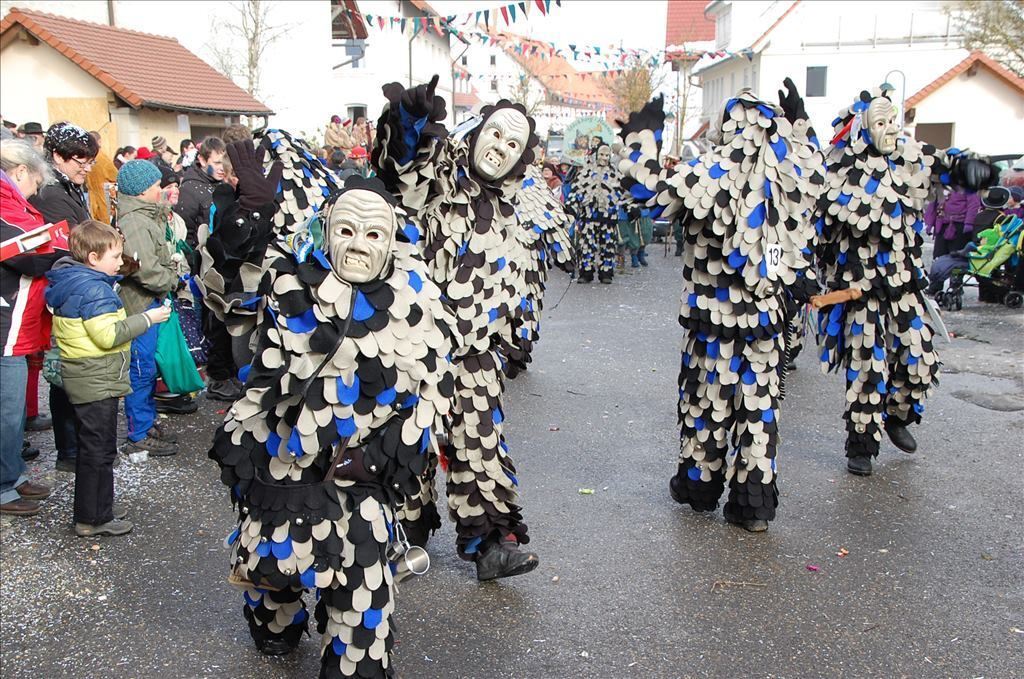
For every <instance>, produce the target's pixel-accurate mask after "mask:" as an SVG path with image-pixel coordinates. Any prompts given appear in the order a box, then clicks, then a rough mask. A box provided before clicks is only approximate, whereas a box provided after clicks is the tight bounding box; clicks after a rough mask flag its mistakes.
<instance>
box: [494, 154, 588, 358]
mask: <svg viewBox="0 0 1024 679" xmlns="http://www.w3.org/2000/svg"><path fill="white" fill-rule="evenodd" d="M516 218H517V219H518V220H519V226H520V228H519V230H518V231H516V234H517V235H518V237H519V240H520V241H521V242H522V243H523V245H524V247H526V249H527V251H528V252H529V253H530V255H532V256H531V257H530V258H529V259H527V260H526V261H525V262H524V265H525V267H526V268H525V270H524V272H523V278H524V280H525V282H526V294H525V295H524V296H523V301H522V302H520V313H519V316H518V317H517V318H516V319H515V323H514V326H513V333H512V349H511V351H510V352H509V355H508V356H506V357H505V359H506V362H505V374H506V375H507V376H508V377H510V378H514V377H515V376H516V375H518V374H519V373H520V372H522V371H523V370H526V367H527V364H529V363H530V361H531V354H532V352H533V345H534V344H535V343H536V342H537V341H538V340H539V339H540V316H541V310H542V309H543V308H544V290H545V288H546V287H547V281H548V276H549V274H550V272H551V269H552V268H554V267H555V266H558V267H560V268H562V269H564V270H567V271H568V270H571V269H572V266H573V263H572V244H571V239H570V237H569V226H570V221H569V216H568V215H567V214H565V211H564V210H563V209H562V205H561V204H560V203H559V202H558V200H557V199H556V198H555V197H554V196H552V195H551V191H549V190H548V188H547V184H546V183H545V182H544V178H543V177H542V176H541V172H540V169H539V168H538V167H537V166H536V165H530V166H529V167H527V169H526V177H524V178H523V180H522V182H521V184H520V190H519V191H518V192H517V193H516Z"/></svg>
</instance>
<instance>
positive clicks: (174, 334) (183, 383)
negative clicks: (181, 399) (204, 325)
mask: <svg viewBox="0 0 1024 679" xmlns="http://www.w3.org/2000/svg"><path fill="white" fill-rule="evenodd" d="M156 367H157V370H159V371H160V377H162V378H163V380H164V384H166V385H167V391H169V392H171V393H172V394H190V393H192V392H193V391H199V390H200V389H203V388H204V387H205V386H206V385H205V384H204V383H203V378H202V376H200V374H199V371H198V370H196V362H195V361H193V360H192V354H191V353H189V350H188V342H186V341H185V333H183V332H182V331H181V322H179V321H178V312H177V311H176V310H174V308H173V307H171V317H170V318H168V319H167V320H166V321H164V322H163V323H161V324H160V334H159V335H158V336H157V339H156Z"/></svg>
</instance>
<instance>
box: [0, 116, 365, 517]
mask: <svg viewBox="0 0 1024 679" xmlns="http://www.w3.org/2000/svg"><path fill="white" fill-rule="evenodd" d="M0 134H2V137H3V139H2V141H0V150H2V151H0V160H2V171H0V200H2V203H0V227H2V234H0V236H2V240H3V243H4V254H3V260H2V266H0V273H2V278H0V296H2V303H0V342H2V346H3V355H2V357H0V380H2V382H3V388H4V398H3V399H2V400H0V432H2V436H0V513H3V514H8V515H15V516H31V515H33V514H36V513H38V512H39V511H40V509H41V502H42V501H43V500H45V499H46V498H47V497H48V496H49V494H50V489H49V488H47V487H46V486H43V485H39V484H36V483H33V482H31V481H29V480H28V475H27V474H26V462H27V461H30V460H33V459H35V458H36V457H38V456H39V455H40V451H39V450H38V449H36V448H34V447H32V446H31V445H30V444H29V439H28V438H27V437H26V436H25V432H26V431H30V432H31V431H42V430H46V429H50V428H52V429H53V435H54V445H55V448H56V469H57V471H58V472H61V473H70V474H75V477H76V478H75V505H74V530H75V532H76V533H77V534H78V535H82V536H93V535H122V534H124V533H126V532H129V531H130V530H131V528H132V524H131V522H130V521H128V520H127V519H126V516H127V510H126V509H125V508H123V507H120V506H118V505H117V504H116V503H115V502H114V490H113V472H112V469H113V466H114V465H115V461H116V456H117V452H118V450H120V451H121V452H124V453H126V454H133V453H143V451H144V452H145V455H148V456H165V455H174V454H175V453H176V452H177V443H176V438H175V436H174V435H173V434H172V433H171V431H169V429H167V428H165V427H164V426H162V425H161V418H160V413H164V414H187V413H191V412H195V410H196V409H197V405H196V403H195V402H194V399H193V394H194V393H195V391H197V390H192V391H185V390H182V391H180V392H176V391H174V390H173V388H172V387H173V386H174V385H172V383H171V380H170V379H169V378H168V377H167V374H166V372H167V366H166V365H165V363H158V360H157V353H158V352H157V344H158V342H159V343H160V344H161V356H163V355H164V354H165V353H166V352H165V351H164V347H165V346H166V345H165V344H164V341H165V339H166V338H168V337H179V336H180V337H181V338H183V339H182V340H181V344H183V345H184V354H183V355H184V357H185V359H186V360H187V362H188V365H187V367H186V370H191V371H193V372H194V373H195V375H196V377H197V378H198V379H199V382H198V384H199V388H200V389H202V388H204V387H205V389H206V394H207V397H208V398H213V399H219V400H224V401H231V400H234V399H235V398H237V396H238V394H239V392H240V390H241V386H242V385H241V383H240V382H239V381H238V378H237V376H236V375H235V374H234V373H233V369H232V367H233V366H234V361H233V358H232V354H231V352H232V345H231V337H230V335H229V334H228V333H227V330H226V328H225V327H224V326H223V324H221V323H219V322H218V321H217V320H216V318H215V317H214V316H213V315H212V314H206V313H204V312H203V309H204V307H203V305H202V303H201V300H199V299H196V298H195V297H194V296H193V289H194V288H193V286H191V285H190V284H189V282H190V276H191V275H192V274H193V273H195V267H196V266H197V264H198V262H197V258H196V257H195V256H194V250H195V248H196V247H197V245H198V233H199V229H202V228H207V227H206V224H207V223H208V220H209V211H210V205H211V203H212V201H213V190H214V188H216V186H217V185H218V184H220V183H221V182H229V183H232V184H233V183H234V182H235V179H234V177H233V173H232V171H231V167H230V164H229V162H228V159H227V156H226V154H225V142H228V143H230V142H232V141H239V140H252V133H251V132H250V131H249V129H248V128H247V127H245V126H242V125H232V126H231V127H229V128H227V129H226V130H225V131H224V132H223V134H222V135H221V136H210V137H207V138H205V139H203V140H201V141H198V143H197V142H195V141H193V140H191V139H182V140H180V142H179V144H178V146H177V148H176V149H175V148H174V147H172V146H171V145H170V144H169V143H168V142H167V139H166V138H164V137H163V136H159V135H157V136H154V137H153V138H152V139H151V140H150V142H149V145H148V146H139V147H134V146H123V147H121V148H118V149H117V150H116V151H114V152H113V154H112V155H111V154H108V153H107V152H105V151H104V150H103V148H102V145H103V139H102V137H101V135H100V133H99V132H87V131H86V130H84V129H82V128H81V127H78V126H77V125H74V124H71V123H67V122H61V123H57V124H54V125H52V126H50V127H49V128H48V129H46V130H44V129H43V128H42V126H41V125H39V124H38V123H25V124H24V125H21V126H16V125H14V124H13V123H9V122H8V121H4V123H3V127H0ZM351 150H352V149H350V151H351ZM358 150H363V151H364V155H363V156H362V157H363V158H364V161H363V164H362V167H365V158H366V157H367V156H366V155H365V150H364V149H358ZM358 158H359V155H358V153H357V154H356V159H351V160H349V161H348V162H349V163H350V164H352V165H354V164H355V163H356V162H357V159H358ZM172 312H173V313H172ZM165 333H166V335H165ZM167 341H172V340H170V339H168V340H167ZM162 360H163V361H165V362H166V360H167V359H162ZM203 371H205V372H206V377H207V379H206V380H203V378H202V377H201V374H202V372H203ZM40 376H42V377H44V378H45V381H46V384H47V386H48V390H49V397H48V399H45V401H46V402H48V404H49V409H50V414H49V415H46V414H45V413H40V412H39V403H40V398H39V391H38V390H39V382H40V379H39V378H40ZM175 382H176V383H180V382H181V379H180V375H179V377H178V378H176V380H175ZM12 395H17V397H16V398H11V396H12ZM22 395H23V398H22ZM122 407H123V412H124V415H125V420H126V422H127V439H126V440H124V441H117V440H116V432H117V426H116V420H117V417H118V413H119V412H120V410H121V408H122Z"/></svg>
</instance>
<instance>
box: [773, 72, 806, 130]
mask: <svg viewBox="0 0 1024 679" xmlns="http://www.w3.org/2000/svg"><path fill="white" fill-rule="evenodd" d="M782 85H783V87H785V88H786V91H785V92H783V91H782V90H779V106H781V107H782V110H783V112H784V113H785V116H786V120H788V121H789V122H790V123H795V122H796V121H798V120H807V109H805V108H804V100H803V99H801V98H800V93H799V92H798V91H797V89H796V85H795V84H794V83H793V80H792V79H791V78H786V79H785V80H783V81H782Z"/></svg>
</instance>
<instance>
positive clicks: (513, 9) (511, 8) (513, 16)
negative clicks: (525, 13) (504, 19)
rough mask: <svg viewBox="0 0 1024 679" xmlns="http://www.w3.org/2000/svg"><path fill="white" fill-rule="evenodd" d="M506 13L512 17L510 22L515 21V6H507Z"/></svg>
mask: <svg viewBox="0 0 1024 679" xmlns="http://www.w3.org/2000/svg"><path fill="white" fill-rule="evenodd" d="M508 13H509V14H511V15H512V21H515V20H516V6H515V5H509V6H508Z"/></svg>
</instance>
